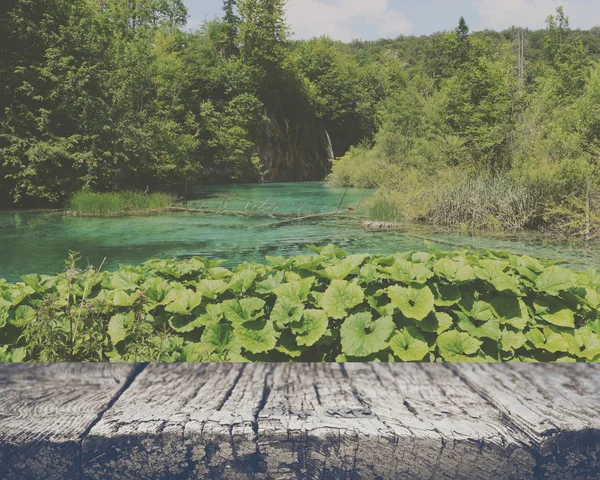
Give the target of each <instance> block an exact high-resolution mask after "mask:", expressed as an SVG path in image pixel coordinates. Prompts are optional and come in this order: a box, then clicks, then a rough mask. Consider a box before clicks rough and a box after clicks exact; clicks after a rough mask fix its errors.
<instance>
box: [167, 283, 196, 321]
mask: <svg viewBox="0 0 600 480" xmlns="http://www.w3.org/2000/svg"><path fill="white" fill-rule="evenodd" d="M201 303H202V293H200V292H194V291H192V290H189V289H187V288H186V289H185V290H178V291H177V298H176V299H175V300H174V301H173V302H171V303H169V305H167V306H166V307H165V311H167V312H170V313H177V314H178V315H189V314H190V313H191V312H192V310H194V309H195V308H196V307H197V306H198V305H200V304H201Z"/></svg>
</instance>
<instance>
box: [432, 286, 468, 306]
mask: <svg viewBox="0 0 600 480" xmlns="http://www.w3.org/2000/svg"><path fill="white" fill-rule="evenodd" d="M433 293H434V296H435V304H436V305H437V306H438V307H451V306H452V305H456V304H457V303H458V302H459V301H460V299H461V298H462V294H461V292H460V288H458V286H457V285H434V286H433Z"/></svg>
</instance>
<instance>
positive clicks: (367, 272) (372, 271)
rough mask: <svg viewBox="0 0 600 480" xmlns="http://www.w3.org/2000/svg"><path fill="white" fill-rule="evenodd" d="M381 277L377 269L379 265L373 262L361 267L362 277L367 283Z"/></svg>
mask: <svg viewBox="0 0 600 480" xmlns="http://www.w3.org/2000/svg"><path fill="white" fill-rule="evenodd" d="M379 277H380V275H379V271H378V270H377V267H376V266H375V265H373V264H372V263H367V264H366V265H364V266H363V267H361V269H360V278H361V280H363V281H364V282H366V283H371V282H373V281H375V280H377V279H378V278H379ZM361 283H362V282H361Z"/></svg>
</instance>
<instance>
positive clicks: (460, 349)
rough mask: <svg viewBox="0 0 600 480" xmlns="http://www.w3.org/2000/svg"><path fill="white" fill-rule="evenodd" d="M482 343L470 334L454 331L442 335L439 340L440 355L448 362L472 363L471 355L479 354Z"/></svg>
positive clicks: (473, 359)
mask: <svg viewBox="0 0 600 480" xmlns="http://www.w3.org/2000/svg"><path fill="white" fill-rule="evenodd" d="M481 345H482V342H481V341H479V340H477V339H476V338H473V337H472V336H470V335H469V334H468V333H462V332H458V331H456V330H452V331H449V332H444V333H442V334H441V335H440V336H439V337H438V339H437V346H438V349H439V351H440V355H441V356H442V358H443V359H444V360H446V361H447V362H472V361H475V360H476V359H475V358H474V357H472V356H471V355H473V354H475V353H477V352H478V351H479V348H480V347H481Z"/></svg>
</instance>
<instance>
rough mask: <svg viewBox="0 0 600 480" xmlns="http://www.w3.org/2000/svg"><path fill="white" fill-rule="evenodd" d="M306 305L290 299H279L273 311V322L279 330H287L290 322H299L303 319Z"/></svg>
mask: <svg viewBox="0 0 600 480" xmlns="http://www.w3.org/2000/svg"><path fill="white" fill-rule="evenodd" d="M303 311H304V304H303V303H300V302H291V301H290V300H289V299H288V298H285V297H281V298H278V299H277V301H276V302H275V305H274V306H273V310H272V311H271V321H273V322H275V325H277V327H278V328H281V329H283V328H285V326H286V325H287V324H289V323H290V322H298V321H300V319H301V318H302V312H303Z"/></svg>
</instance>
